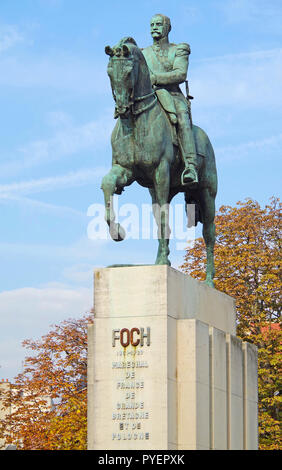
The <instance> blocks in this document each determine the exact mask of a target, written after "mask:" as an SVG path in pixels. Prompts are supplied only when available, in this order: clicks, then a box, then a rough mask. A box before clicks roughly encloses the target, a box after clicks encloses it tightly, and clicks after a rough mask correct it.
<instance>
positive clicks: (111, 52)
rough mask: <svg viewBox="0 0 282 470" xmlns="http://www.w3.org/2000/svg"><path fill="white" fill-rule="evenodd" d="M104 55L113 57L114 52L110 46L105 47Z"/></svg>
mask: <svg viewBox="0 0 282 470" xmlns="http://www.w3.org/2000/svg"><path fill="white" fill-rule="evenodd" d="M105 53H106V54H107V55H109V56H110V57H113V55H114V51H113V49H112V48H111V47H110V46H106V47H105Z"/></svg>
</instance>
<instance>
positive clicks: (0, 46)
mask: <svg viewBox="0 0 282 470" xmlns="http://www.w3.org/2000/svg"><path fill="white" fill-rule="evenodd" d="M23 40H24V37H23V35H22V34H21V33H20V32H19V30H18V28H17V26H14V25H0V53H1V52H4V51H6V50H7V49H10V48H12V47H14V46H15V45H16V44H18V43H20V42H23Z"/></svg>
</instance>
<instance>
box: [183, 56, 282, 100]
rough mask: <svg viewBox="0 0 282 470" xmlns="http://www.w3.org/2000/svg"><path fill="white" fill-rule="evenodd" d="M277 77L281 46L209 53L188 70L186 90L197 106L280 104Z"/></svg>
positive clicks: (280, 77) (280, 74)
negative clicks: (213, 55) (221, 53)
mask: <svg viewBox="0 0 282 470" xmlns="http://www.w3.org/2000/svg"><path fill="white" fill-rule="evenodd" d="M281 81H282V49H281V48H278V49H272V50H265V51H252V52H249V53H245V52H244V53H241V54H233V55H226V56H222V57H211V58H209V59H205V60H201V61H195V62H194V63H193V64H192V65H191V70H190V90H191V93H192V95H193V96H194V97H195V98H196V100H197V103H199V106H201V107H211V106H236V107H240V108H245V107H248V108H250V107H253V108H262V109H263V108H264V106H265V105H266V104H267V106H268V108H269V107H280V106H281V104H282V94H281Z"/></svg>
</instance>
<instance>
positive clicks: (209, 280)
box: [200, 188, 215, 287]
mask: <svg viewBox="0 0 282 470" xmlns="http://www.w3.org/2000/svg"><path fill="white" fill-rule="evenodd" d="M200 208H201V214H202V222H203V237H204V240H205V244H206V253H207V264H206V281H205V282H206V284H208V285H209V286H210V287H214V283H213V278H214V275H215V269H214V243H215V224H214V217H215V197H214V196H212V194H211V193H210V191H209V189H208V188H206V189H203V192H202V194H201V197H200Z"/></svg>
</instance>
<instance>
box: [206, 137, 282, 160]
mask: <svg viewBox="0 0 282 470" xmlns="http://www.w3.org/2000/svg"><path fill="white" fill-rule="evenodd" d="M281 145H282V134H278V135H275V136H271V137H267V138H264V139H258V140H252V141H249V142H243V143H240V144H238V145H228V146H225V147H219V148H217V149H216V151H215V152H216V157H217V159H218V161H221V162H224V161H230V160H235V159H236V160H237V159H238V158H243V157H246V155H248V157H249V158H250V156H251V155H252V152H256V154H255V155H256V158H257V157H258V152H263V156H264V157H265V154H266V153H265V152H266V150H267V154H268V159H269V157H270V155H274V156H275V157H277V158H280V153H279V152H274V151H273V149H275V148H277V150H279V149H280V148H281ZM270 149H271V153H270Z"/></svg>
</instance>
